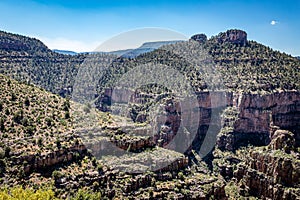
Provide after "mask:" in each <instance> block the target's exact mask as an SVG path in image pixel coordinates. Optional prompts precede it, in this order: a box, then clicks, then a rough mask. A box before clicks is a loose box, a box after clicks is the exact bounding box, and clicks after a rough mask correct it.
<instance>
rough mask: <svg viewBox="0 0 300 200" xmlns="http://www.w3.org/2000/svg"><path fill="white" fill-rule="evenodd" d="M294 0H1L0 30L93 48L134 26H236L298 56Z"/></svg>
mask: <svg viewBox="0 0 300 200" xmlns="http://www.w3.org/2000/svg"><path fill="white" fill-rule="evenodd" d="M299 10H300V1H299V0H284V1H282V0H272V1H268V0H244V1H243V0H239V1H233V0H218V1H217V0H191V1H189V0H185V1H183V0H172V1H171V0H152V1H145V0H128V1H125V0H84V1H79V0H1V1H0V30H4V31H7V32H12V33H18V34H21V35H26V36H30V37H35V38H38V39H40V40H41V41H42V42H44V43H45V44H46V45H47V46H48V47H49V48H51V49H61V50H72V51H76V52H85V51H93V50H95V49H96V48H97V47H98V46H99V45H101V44H103V43H105V41H108V40H109V39H111V38H113V37H115V36H117V35H119V34H120V33H124V32H127V31H131V30H135V29H140V28H145V27H146V28H151V27H152V28H158V29H164V30H170V31H173V32H177V33H179V34H180V35H184V36H186V37H187V38H189V37H190V36H192V35H193V34H197V33H205V34H206V35H207V36H208V37H211V36H213V35H217V34H218V33H220V32H224V31H226V30H228V29H242V30H245V31H246V32H247V33H248V39H250V40H256V41H258V42H260V43H262V44H264V45H267V46H270V47H271V48H273V49H276V50H279V51H282V52H286V53H288V54H291V55H295V56H296V55H300V40H299V36H300V12H299Z"/></svg>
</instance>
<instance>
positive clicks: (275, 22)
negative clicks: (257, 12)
mask: <svg viewBox="0 0 300 200" xmlns="http://www.w3.org/2000/svg"><path fill="white" fill-rule="evenodd" d="M270 24H271V25H272V26H274V25H276V24H278V22H277V21H275V20H272V21H271V23H270Z"/></svg>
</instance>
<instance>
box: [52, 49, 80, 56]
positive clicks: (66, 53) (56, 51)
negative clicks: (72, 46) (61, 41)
mask: <svg viewBox="0 0 300 200" xmlns="http://www.w3.org/2000/svg"><path fill="white" fill-rule="evenodd" d="M52 51H54V52H55V53H60V54H65V55H72V56H73V55H76V54H78V53H77V52H75V51H68V50H59V49H52Z"/></svg>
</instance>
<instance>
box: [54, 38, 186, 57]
mask: <svg viewBox="0 0 300 200" xmlns="http://www.w3.org/2000/svg"><path fill="white" fill-rule="evenodd" d="M182 41H183V40H173V41H158V42H145V43H143V44H142V46H140V47H138V48H136V49H124V50H117V51H111V52H107V53H110V54H114V55H117V56H122V57H126V58H135V57H137V56H139V55H141V54H143V53H148V52H151V51H154V50H156V49H158V48H160V47H162V46H163V45H169V44H175V43H177V42H182ZM52 51H54V52H56V53H60V54H64V55H72V56H73V55H76V54H82V53H88V54H91V53H96V52H80V53H77V52H74V51H68V50H59V49H53V50H52ZM101 53H102V52H101Z"/></svg>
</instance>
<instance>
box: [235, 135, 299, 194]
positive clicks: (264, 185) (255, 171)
mask: <svg viewBox="0 0 300 200" xmlns="http://www.w3.org/2000/svg"><path fill="white" fill-rule="evenodd" d="M285 139H287V140H285ZM292 141H293V137H292V134H291V133H290V132H288V131H284V130H278V131H276V132H275V134H274V135H273V138H272V141H271V143H270V145H269V146H268V147H264V148H261V147H260V148H257V149H254V150H252V151H251V152H250V156H249V158H248V159H246V160H245V162H244V163H241V164H240V165H238V169H237V170H236V171H235V172H234V177H235V178H237V180H238V181H241V180H242V181H241V182H243V183H244V184H245V186H246V187H245V188H248V193H249V194H250V195H253V196H256V197H260V198H270V199H296V198H297V197H299V195H300V190H299V188H298V187H299V183H300V162H299V155H297V154H295V153H293V154H291V153H286V152H285V150H287V149H286V145H287V144H288V145H289V150H290V149H293V148H294V146H293V145H292V144H293V142H292ZM280 142H283V143H282V144H280ZM281 148H283V150H281Z"/></svg>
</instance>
